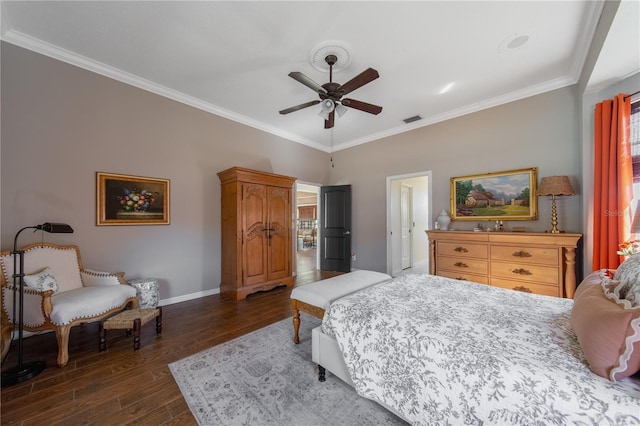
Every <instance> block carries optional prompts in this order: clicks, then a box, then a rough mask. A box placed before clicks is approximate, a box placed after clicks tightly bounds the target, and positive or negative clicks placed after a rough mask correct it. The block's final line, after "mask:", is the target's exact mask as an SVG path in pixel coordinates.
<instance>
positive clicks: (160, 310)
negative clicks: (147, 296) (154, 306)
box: [156, 306, 162, 334]
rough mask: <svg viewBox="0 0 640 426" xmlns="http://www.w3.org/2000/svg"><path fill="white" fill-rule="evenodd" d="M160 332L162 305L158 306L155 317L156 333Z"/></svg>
mask: <svg viewBox="0 0 640 426" xmlns="http://www.w3.org/2000/svg"><path fill="white" fill-rule="evenodd" d="M160 333H162V306H158V316H157V317H156V334H160Z"/></svg>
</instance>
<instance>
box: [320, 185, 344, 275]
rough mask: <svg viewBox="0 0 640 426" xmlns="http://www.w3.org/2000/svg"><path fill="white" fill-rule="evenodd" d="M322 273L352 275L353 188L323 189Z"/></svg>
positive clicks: (335, 187) (333, 187)
mask: <svg viewBox="0 0 640 426" xmlns="http://www.w3.org/2000/svg"><path fill="white" fill-rule="evenodd" d="M320 234H321V236H322V241H321V242H320V246H319V247H320V250H321V252H320V269H321V270H323V271H339V272H350V271H351V185H339V186H323V187H322V188H320Z"/></svg>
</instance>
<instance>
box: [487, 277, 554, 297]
mask: <svg viewBox="0 0 640 426" xmlns="http://www.w3.org/2000/svg"><path fill="white" fill-rule="evenodd" d="M490 284H491V285H492V286H493V287H501V288H506V289H509V290H517V291H523V292H525V293H534V294H542V295H545V296H555V297H562V294H561V293H560V287H559V286H558V285H544V284H540V283H533V282H525V281H516V280H506V279H502V278H495V277H491V283H490Z"/></svg>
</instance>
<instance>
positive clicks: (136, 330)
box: [133, 318, 142, 351]
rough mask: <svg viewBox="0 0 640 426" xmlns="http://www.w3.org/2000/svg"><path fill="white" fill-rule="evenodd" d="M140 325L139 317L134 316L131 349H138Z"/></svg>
mask: <svg viewBox="0 0 640 426" xmlns="http://www.w3.org/2000/svg"><path fill="white" fill-rule="evenodd" d="M141 328H142V325H141V324H140V318H136V319H134V320H133V350H134V351H137V350H138V349H140V329H141Z"/></svg>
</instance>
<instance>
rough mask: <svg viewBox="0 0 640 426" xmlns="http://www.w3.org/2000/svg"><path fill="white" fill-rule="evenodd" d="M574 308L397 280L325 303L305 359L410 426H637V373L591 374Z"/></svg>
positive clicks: (461, 284) (445, 281)
mask: <svg viewBox="0 0 640 426" xmlns="http://www.w3.org/2000/svg"><path fill="white" fill-rule="evenodd" d="M585 288H586V286H585ZM573 304H574V300H571V299H562V298H556V297H549V296H540V295H533V294H528V293H521V292H517V291H513V290H506V289H501V288H496V287H490V286H486V285H482V284H476V283H472V282H468V281H460V280H453V279H449V278H444V277H438V276H433V275H428V274H409V275H403V276H401V277H398V278H394V279H393V280H390V281H386V282H384V283H381V284H376V285H373V286H371V287H368V288H366V289H364V290H361V291H359V292H357V293H354V294H351V295H348V296H345V297H343V298H341V299H338V300H337V301H335V302H333V303H332V304H331V306H329V308H328V309H327V310H326V313H325V316H324V318H323V322H322V325H321V326H320V327H318V328H316V329H314V330H313V336H312V353H313V360H314V362H316V363H317V364H318V365H319V366H320V371H321V375H322V373H323V372H324V369H326V370H328V371H330V372H332V373H333V374H335V375H336V376H338V377H340V378H341V379H343V380H345V381H346V382H347V383H349V384H351V385H352V386H353V387H354V388H355V389H356V391H357V392H358V394H360V395H361V396H363V397H366V398H369V399H372V400H374V401H376V402H378V403H379V404H381V405H383V406H384V407H386V408H388V409H390V410H391V411H393V412H394V413H396V414H397V415H398V416H400V417H401V418H403V419H404V420H406V421H407V422H409V423H411V424H417V425H433V424H500V425H503V424H585V425H588V424H599V425H601V424H606V425H613V424H640V378H639V377H638V374H636V375H634V376H629V377H625V378H621V379H619V380H616V381H615V382H613V381H611V380H608V379H606V378H604V377H600V376H598V375H596V374H594V372H592V371H591V370H590V368H589V364H588V362H587V360H586V358H585V355H584V353H583V351H582V348H581V346H580V343H579V342H578V338H577V336H576V334H575V333H574V331H573V329H572V327H571V324H570V315H571V311H572V307H573ZM638 321H639V322H640V320H638ZM639 346H640V345H639Z"/></svg>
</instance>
